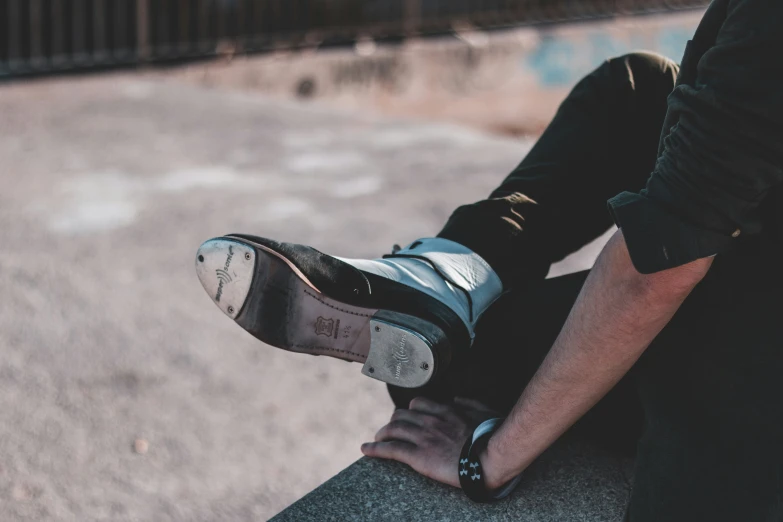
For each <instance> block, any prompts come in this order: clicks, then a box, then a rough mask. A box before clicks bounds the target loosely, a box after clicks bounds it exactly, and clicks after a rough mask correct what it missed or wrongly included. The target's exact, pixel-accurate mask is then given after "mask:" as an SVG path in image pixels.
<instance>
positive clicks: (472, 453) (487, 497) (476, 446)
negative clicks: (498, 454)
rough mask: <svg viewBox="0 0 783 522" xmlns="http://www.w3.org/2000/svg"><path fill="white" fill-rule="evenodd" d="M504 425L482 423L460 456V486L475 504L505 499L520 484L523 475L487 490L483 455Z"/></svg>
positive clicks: (499, 421)
mask: <svg viewBox="0 0 783 522" xmlns="http://www.w3.org/2000/svg"><path fill="white" fill-rule="evenodd" d="M502 423H503V419H500V418H496V419H489V420H487V421H484V422H482V423H481V424H479V426H478V427H477V428H476V429H475V430H474V431H473V435H471V436H470V437H468V440H466V441H465V445H464V446H463V447H462V451H461V452H460V456H459V484H460V486H461V487H462V491H464V492H465V494H466V495H467V496H468V498H469V499H471V500H472V501H474V502H481V503H485V502H493V501H495V500H500V499H502V498H505V497H507V496H508V495H509V493H511V492H512V491H513V490H514V488H515V487H516V486H517V484H519V481H520V480H521V478H522V475H521V474H520V475H517V476H516V477H515V478H514V479H513V480H512V481H511V482H509V483H508V484H505V485H504V486H503V487H501V488H498V489H496V490H489V489H487V485H486V483H485V482H484V480H485V479H484V470H483V469H482V467H481V459H480V458H479V457H480V456H481V453H482V452H483V451H484V449H485V448H486V447H487V443H489V438H490V437H491V436H492V434H493V433H494V432H495V430H497V429H498V428H499V427H500V425H501V424H502Z"/></svg>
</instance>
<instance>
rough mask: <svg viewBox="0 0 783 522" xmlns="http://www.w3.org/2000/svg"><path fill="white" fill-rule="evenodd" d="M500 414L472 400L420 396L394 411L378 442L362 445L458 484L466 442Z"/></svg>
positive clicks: (370, 452) (375, 453)
mask: <svg viewBox="0 0 783 522" xmlns="http://www.w3.org/2000/svg"><path fill="white" fill-rule="evenodd" d="M498 416H500V415H498V413H497V412H494V411H492V410H490V409H489V408H488V407H486V406H484V405H483V404H481V403H480V402H477V401H473V400H469V399H461V398H457V399H454V402H453V403H452V404H439V403H437V402H434V401H431V400H429V399H426V398H424V397H417V398H415V399H413V400H412V401H411V403H410V409H409V410H395V412H394V414H392V417H391V420H390V421H389V423H388V424H387V425H386V426H384V427H383V428H381V429H380V430H378V433H376V434H375V442H367V443H364V444H362V453H364V454H365V455H367V456H368V457H376V458H381V459H391V460H396V461H399V462H402V463H404V464H407V465H408V466H410V467H411V468H413V469H414V470H415V471H417V472H419V473H421V474H422V475H424V476H425V477H429V478H431V479H434V480H437V481H438V482H443V483H445V484H450V485H452V486H455V487H459V475H458V469H459V466H458V461H459V454H460V451H462V446H463V444H465V441H466V440H467V439H468V437H469V436H470V435H471V434H472V433H473V430H474V429H475V428H476V426H478V425H479V424H481V423H482V422H483V421H485V420H487V419H490V418H492V417H498Z"/></svg>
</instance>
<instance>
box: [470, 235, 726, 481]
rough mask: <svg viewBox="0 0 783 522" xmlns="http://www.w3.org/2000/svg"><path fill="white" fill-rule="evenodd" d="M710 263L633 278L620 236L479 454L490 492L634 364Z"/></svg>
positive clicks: (702, 261) (600, 260)
mask: <svg viewBox="0 0 783 522" xmlns="http://www.w3.org/2000/svg"><path fill="white" fill-rule="evenodd" d="M711 262H712V259H711V258H708V259H700V260H697V261H694V262H692V263H689V264H687V265H684V266H681V267H678V268H673V269H670V270H666V271H664V272H659V273H656V274H651V275H642V274H640V273H638V272H637V271H636V270H635V269H634V267H633V265H632V264H631V260H630V257H629V254H628V250H627V248H626V246H625V240H624V239H623V236H622V233H621V232H620V231H618V232H617V233H616V234H615V235H614V236H613V237H612V239H611V240H610V241H609V243H608V244H607V245H606V247H605V248H604V250H603V251H602V253H601V255H600V256H599V258H598V260H597V261H596V264H595V266H594V267H593V270H592V271H591V272H590V275H589V276H588V278H587V280H586V282H585V284H584V287H583V288H582V291H581V293H580V294H579V297H578V298H577V301H576V303H575V304H574V307H573V309H572V310H571V313H570V314H569V316H568V319H567V320H566V322H565V325H564V326H563V329H562V331H561V332H560V335H559V336H558V338H557V340H556V341H555V343H554V345H553V346H552V349H551V350H550V352H549V354H548V355H547V357H546V358H545V359H544V362H543V363H542V365H541V367H540V368H539V369H538V371H537V372H536V374H535V376H534V377H533V379H532V380H531V381H530V383H529V384H528V386H527V388H526V389H525V391H524V392H523V394H522V396H521V397H520V398H519V400H518V401H517V403H516V405H515V406H514V409H513V410H512V412H511V414H510V415H509V416H508V418H507V419H506V421H505V422H504V423H503V426H501V428H500V429H499V430H498V431H497V432H496V433H495V435H493V437H492V438H491V439H490V441H489V445H488V448H487V450H486V452H485V453H484V456H483V457H482V460H483V461H484V473H485V476H486V477H487V479H488V485H489V486H490V487H496V486H499V485H501V484H503V483H505V482H506V481H508V480H510V479H511V478H513V477H514V476H515V475H516V474H518V473H519V472H521V471H522V470H524V469H525V468H526V467H527V466H528V465H529V464H530V463H531V462H532V461H533V460H535V458H536V457H538V456H539V455H540V454H541V453H542V452H543V451H544V450H545V449H546V448H548V447H549V446H550V445H551V444H552V443H553V442H554V441H555V440H556V439H557V438H558V437H559V436H560V435H562V434H563V432H565V431H566V430H567V429H568V428H569V427H570V426H571V425H572V424H573V423H574V422H576V421H577V420H578V419H579V418H580V417H581V416H582V415H584V414H585V413H586V412H587V411H588V410H589V409H590V408H592V407H593V406H594V405H595V404H596V403H597V402H598V401H599V400H600V399H601V398H602V397H603V396H604V395H605V394H606V393H607V392H608V391H609V390H610V389H611V388H612V387H613V386H614V385H615V384H616V383H617V382H618V381H619V380H620V379H621V378H622V377H623V375H625V374H626V373H627V372H628V370H629V369H630V368H631V366H633V364H634V363H635V362H636V360H637V359H638V358H639V357H640V356H641V354H642V353H643V352H644V350H645V349H646V348H647V346H648V345H649V344H650V343H651V342H652V340H653V339H654V338H655V336H656V335H658V333H659V332H660V331H661V330H662V329H663V327H664V326H665V325H666V323H668V322H669V320H670V319H671V317H672V316H673V315H674V313H675V312H676V311H677V308H679V306H680V304H682V302H683V301H684V299H685V297H687V295H688V294H689V293H690V291H691V290H692V289H693V287H694V286H695V285H696V284H697V283H698V282H699V281H700V280H701V278H702V277H703V276H704V274H706V272H707V270H708V269H709V266H710V264H711Z"/></svg>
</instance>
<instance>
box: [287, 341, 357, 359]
mask: <svg viewBox="0 0 783 522" xmlns="http://www.w3.org/2000/svg"><path fill="white" fill-rule="evenodd" d="M293 346H294V347H296V348H304V349H305V350H313V351H329V352H340V353H349V354H351V355H355V356H357V357H361V358H362V359H366V358H367V356H366V355H362V354H360V353H356V352H352V351H350V350H340V349H338V348H327V347H325V346H324V347H321V346H310V345H308V344H295V345H293Z"/></svg>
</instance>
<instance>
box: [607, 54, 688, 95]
mask: <svg viewBox="0 0 783 522" xmlns="http://www.w3.org/2000/svg"><path fill="white" fill-rule="evenodd" d="M606 65H607V66H608V67H609V70H610V74H612V76H613V77H614V79H615V80H617V81H620V82H623V83H624V84H626V85H627V86H629V87H630V88H631V89H632V90H633V92H634V93H635V94H636V95H637V96H639V97H641V98H644V101H645V102H647V101H651V102H660V101H661V100H662V99H665V98H666V97H667V96H668V95H669V93H671V92H672V90H673V89H674V84H675V81H676V80H677V73H678V72H679V66H678V65H677V63H675V62H674V61H673V60H671V59H669V58H667V57H665V56H663V55H660V54H656V53H652V52H646V51H637V52H633V53H628V54H624V55H622V56H618V57H615V58H611V59H609V60H608V61H607V63H606Z"/></svg>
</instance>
